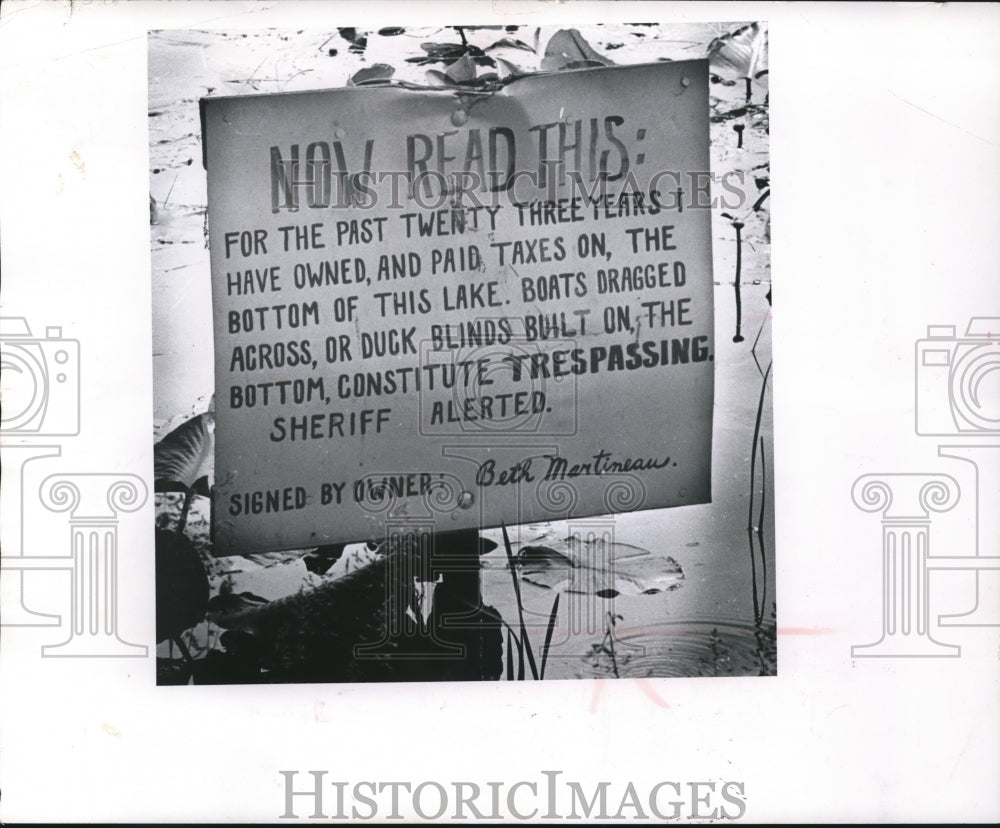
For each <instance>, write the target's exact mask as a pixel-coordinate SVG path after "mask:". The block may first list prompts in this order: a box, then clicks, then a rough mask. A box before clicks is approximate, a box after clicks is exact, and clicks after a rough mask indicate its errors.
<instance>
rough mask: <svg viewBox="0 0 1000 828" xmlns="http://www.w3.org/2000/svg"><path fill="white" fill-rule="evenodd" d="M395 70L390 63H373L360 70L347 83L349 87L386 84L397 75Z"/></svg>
mask: <svg viewBox="0 0 1000 828" xmlns="http://www.w3.org/2000/svg"><path fill="white" fill-rule="evenodd" d="M395 71H396V70H395V69H394V68H393V67H392V66H390V65H389V64H388V63H373V64H372V65H371V66H366V67H365V68H364V69H359V70H358V71H357V72H355V73H354V74H353V75H351V79H350V80H349V81H348V82H347V83H348V86H361V85H363V84H370V83H384V82H385V81H387V80H389V78H391V77H392V76H393V74H394V73H395Z"/></svg>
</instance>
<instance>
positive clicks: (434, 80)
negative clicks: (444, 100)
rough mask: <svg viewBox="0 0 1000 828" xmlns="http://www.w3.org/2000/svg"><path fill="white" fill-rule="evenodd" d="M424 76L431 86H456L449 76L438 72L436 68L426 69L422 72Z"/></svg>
mask: <svg viewBox="0 0 1000 828" xmlns="http://www.w3.org/2000/svg"><path fill="white" fill-rule="evenodd" d="M424 77H425V78H427V83H429V84H430V85H431V86H456V85H457V84H456V83H455V81H453V80H452V79H451V78H449V77H448V76H447V75H446V74H445V73H444V72H440V71H438V70H437V69H428V70H427V71H426V72H424Z"/></svg>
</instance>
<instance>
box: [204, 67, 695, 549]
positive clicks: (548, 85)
mask: <svg viewBox="0 0 1000 828" xmlns="http://www.w3.org/2000/svg"><path fill="white" fill-rule="evenodd" d="M203 127H204V141H205V150H206V164H207V169H208V183H209V221H210V239H211V240H210V244H211V261H212V283H213V301H214V319H215V355H216V357H215V376H216V422H217V424H216V490H215V497H216V507H215V519H216V526H215V530H216V544H217V546H219V547H220V548H221V549H240V550H243V551H252V550H267V549H281V548H299V547H304V546H309V545H315V544H320V543H330V542H336V541H353V540H362V539H365V538H370V537H376V536H379V535H381V534H382V532H383V531H384V528H385V524H386V523H387V522H389V521H393V520H397V521H398V520H403V521H411V522H417V523H419V522H421V521H423V522H424V523H425V524H426V526H427V528H429V529H436V530H438V531H443V530H452V529H467V528H476V527H481V526H490V525H497V524H499V523H501V522H505V523H523V522H527V521H532V520H542V519H558V518H565V517H570V516H574V517H580V516H584V515H593V514H606V513H610V512H618V511H625V510H633V509H649V508H661V507H667V506H680V505H688V504H694V503H705V502H708V501H709V500H710V497H711V484H710V469H711V437H712V405H713V378H714V372H713V362H712V360H713V345H714V341H713V308H712V258H711V235H710V230H711V228H710V211H709V209H707V208H708V203H709V153H708V146H709V144H708V142H709V138H708V67H707V63H706V62H705V61H689V62H679V63H658V64H653V65H641V66H630V67H613V68H601V69H585V70H577V71H567V72H560V73H555V74H543V75H537V76H532V77H529V78H524V79H521V80H517V81H515V82H513V83H510V84H508V85H506V86H505V87H503V88H501V89H498V90H493V91H488V92H487V91H481V90H476V89H462V88H449V89H442V90H426V89H420V90H416V89H410V88H402V87H398V86H392V87H381V88H371V87H368V88H348V89H339V90H333V91H322V92H308V93H294V94H280V95H261V96H246V97H235V98H209V99H205V100H204V101H203Z"/></svg>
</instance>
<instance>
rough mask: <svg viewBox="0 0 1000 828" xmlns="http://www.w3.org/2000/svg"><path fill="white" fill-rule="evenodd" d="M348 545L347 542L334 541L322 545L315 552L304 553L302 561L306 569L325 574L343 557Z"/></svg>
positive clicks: (316, 573) (317, 573) (315, 573)
mask: <svg viewBox="0 0 1000 828" xmlns="http://www.w3.org/2000/svg"><path fill="white" fill-rule="evenodd" d="M346 546H347V544H346V543H332V544H328V545H327V546H321V547H319V548H318V549H316V550H315V551H314V552H309V553H307V554H306V555H304V556H303V558H302V562H303V563H304V564H305V565H306V569H307V570H309V571H310V572H312V573H313V574H314V575H324V574H326V571H327V570H328V569H329V568H330V567H331V566H333V565H334V564H335V563H336V562H337V561H339V560H340V559H341V557H342V556H343V554H344V549H345V547H346Z"/></svg>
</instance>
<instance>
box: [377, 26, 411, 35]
mask: <svg viewBox="0 0 1000 828" xmlns="http://www.w3.org/2000/svg"><path fill="white" fill-rule="evenodd" d="M405 31H406V29H404V28H403V27H402V26H386V27H385V28H384V29H379V30H378V33H379V34H380V35H381V36H382V37H396V36H397V35H401V34H403V33H404V32H405Z"/></svg>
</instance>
